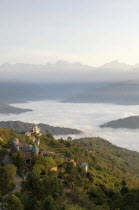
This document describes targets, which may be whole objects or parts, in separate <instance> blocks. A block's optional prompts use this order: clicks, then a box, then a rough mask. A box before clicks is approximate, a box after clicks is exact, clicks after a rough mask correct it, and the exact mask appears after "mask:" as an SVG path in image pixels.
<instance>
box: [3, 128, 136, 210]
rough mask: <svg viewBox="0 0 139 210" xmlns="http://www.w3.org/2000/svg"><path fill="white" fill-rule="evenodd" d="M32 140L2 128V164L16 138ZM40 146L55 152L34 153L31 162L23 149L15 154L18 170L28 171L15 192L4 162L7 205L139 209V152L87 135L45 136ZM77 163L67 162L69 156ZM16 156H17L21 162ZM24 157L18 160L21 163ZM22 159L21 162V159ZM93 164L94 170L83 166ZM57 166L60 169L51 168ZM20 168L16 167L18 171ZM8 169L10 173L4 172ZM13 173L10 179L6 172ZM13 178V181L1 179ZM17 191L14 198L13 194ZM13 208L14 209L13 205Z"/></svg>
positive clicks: (56, 209) (67, 209)
mask: <svg viewBox="0 0 139 210" xmlns="http://www.w3.org/2000/svg"><path fill="white" fill-rule="evenodd" d="M15 137H18V138H20V140H21V141H23V142H26V143H28V144H31V141H30V139H29V138H28V137H26V136H25V135H24V134H17V133H15V132H14V131H10V130H6V129H0V145H1V154H2V155H1V163H2V159H3V157H4V155H5V153H8V150H7V149H9V148H10V144H11V141H12V139H13V138H15ZM40 140H41V145H40V147H41V148H42V149H44V150H49V151H53V152H54V155H53V156H51V157H50V156H48V157H47V156H46V157H39V156H38V157H34V159H32V163H31V164H29V165H25V164H24V163H23V162H22V161H21V159H22V157H21V156H20V158H19V154H18V159H17V157H16V159H15V157H11V158H13V164H14V165H15V166H16V167H17V173H18V174H19V175H21V174H22V173H23V172H24V173H25V176H26V179H25V180H24V182H23V185H22V191H21V192H18V193H15V194H14V196H15V197H14V196H13V194H12V195H8V197H6V198H5V197H3V196H4V195H5V194H7V192H8V193H9V192H10V191H11V192H12V186H11V183H10V182H8V181H7V180H9V179H8V175H7V173H8V172H7V171H8V170H7V168H5V167H6V166H3V165H1V168H0V186H1V188H0V189H1V195H2V196H1V205H2V206H4V205H6V203H7V205H9V206H10V204H11V203H12V204H13V205H14V203H15V204H16V206H17V203H18V206H19V208H18V209H27V210H29V209H37V210H39V209H48V210H49V209H50V210H60V209H61V210H76V209H79V210H85V209H90V210H92V209H93V210H118V209H120V210H132V209H134V210H138V209H139V164H138V163H139V153H138V152H134V151H129V150H127V149H123V148H119V147H117V146H114V145H112V144H111V143H109V142H108V141H106V140H104V139H101V138H83V139H77V140H74V141H65V140H63V139H58V140H56V139H54V138H53V136H52V135H51V134H47V135H42V136H41V137H40ZM66 157H67V158H71V159H73V158H74V161H75V162H76V163H77V165H76V166H74V165H73V164H72V163H71V164H68V165H65V164H64V162H65V158H66ZM15 160H16V161H15ZM17 160H18V164H17ZM19 160H20V164H19ZM83 162H86V163H88V165H89V169H88V172H87V173H85V171H84V170H83V169H82V168H81V167H80V166H81V163H83ZM50 166H57V167H58V171H52V172H51V171H50V170H49V168H50ZM13 171H14V170H13ZM4 174H5V175H4ZM6 176H7V178H4V177H6ZM6 182H7V183H9V184H7V185H4V187H3V184H2V185H1V183H6ZM13 188H14V186H13ZM11 196H12V197H11ZM9 209H10V208H9Z"/></svg>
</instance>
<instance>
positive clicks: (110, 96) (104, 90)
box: [63, 81, 139, 105]
mask: <svg viewBox="0 0 139 210" xmlns="http://www.w3.org/2000/svg"><path fill="white" fill-rule="evenodd" d="M63 102H72V103H112V104H121V105H138V104H139V81H127V82H119V83H112V84H108V85H105V86H103V87H98V88H95V89H93V88H92V89H88V90H87V91H84V92H83V93H82V94H78V95H76V96H73V97H69V98H67V99H65V100H63Z"/></svg>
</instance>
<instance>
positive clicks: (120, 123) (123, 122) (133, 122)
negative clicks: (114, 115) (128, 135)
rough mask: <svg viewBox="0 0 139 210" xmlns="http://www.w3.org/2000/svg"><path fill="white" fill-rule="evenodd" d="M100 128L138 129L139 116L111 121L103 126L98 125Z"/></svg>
mask: <svg viewBox="0 0 139 210" xmlns="http://www.w3.org/2000/svg"><path fill="white" fill-rule="evenodd" d="M100 127H101V128H105V127H109V128H115V129H117V128H127V129H139V116H131V117H126V118H123V119H118V120H112V121H110V122H107V123H105V124H103V125H100Z"/></svg>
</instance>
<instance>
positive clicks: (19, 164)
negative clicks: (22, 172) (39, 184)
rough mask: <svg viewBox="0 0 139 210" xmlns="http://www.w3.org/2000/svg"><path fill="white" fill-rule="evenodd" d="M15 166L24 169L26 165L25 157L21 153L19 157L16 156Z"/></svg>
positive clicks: (19, 152) (18, 154)
mask: <svg viewBox="0 0 139 210" xmlns="http://www.w3.org/2000/svg"><path fill="white" fill-rule="evenodd" d="M15 164H16V166H17V167H18V168H20V167H22V166H23V164H24V157H23V154H22V152H21V151H18V153H17V155H16V156H15Z"/></svg>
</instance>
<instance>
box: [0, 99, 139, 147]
mask: <svg viewBox="0 0 139 210" xmlns="http://www.w3.org/2000/svg"><path fill="white" fill-rule="evenodd" d="M12 105H14V106H16V107H19V108H30V109H33V111H32V112H27V113H23V114H19V115H15V114H10V115H0V120H1V121H2V120H4V121H8V120H21V121H24V122H31V123H32V122H33V123H45V124H49V125H52V126H59V127H69V128H77V129H80V130H82V131H83V132H84V133H83V134H82V136H84V137H86V136H87V137H92V136H93V137H94V136H99V137H102V138H104V139H106V140H108V141H110V142H112V143H113V144H115V145H118V146H120V147H125V148H128V149H130V150H135V151H139V129H137V130H130V129H110V128H99V125H101V124H104V123H106V122H108V121H111V120H115V119H119V118H124V117H128V116H134V115H138V114H139V105H138V106H122V105H114V104H87V103H82V104H81V103H60V102H57V101H33V102H28V103H22V104H12ZM71 136H72V137H73V138H78V137H81V135H80V136H74V135H71ZM59 137H63V138H66V137H67V136H57V138H59Z"/></svg>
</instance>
